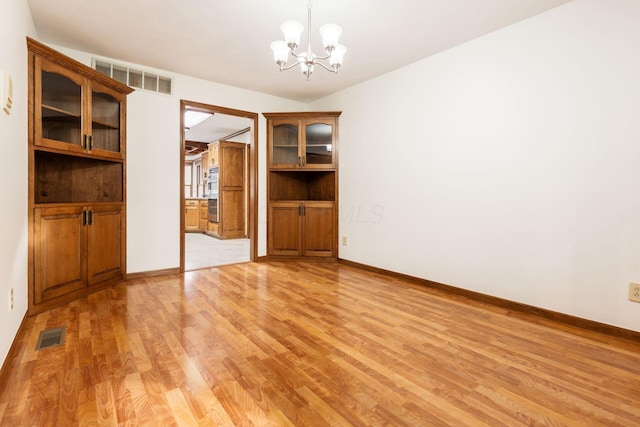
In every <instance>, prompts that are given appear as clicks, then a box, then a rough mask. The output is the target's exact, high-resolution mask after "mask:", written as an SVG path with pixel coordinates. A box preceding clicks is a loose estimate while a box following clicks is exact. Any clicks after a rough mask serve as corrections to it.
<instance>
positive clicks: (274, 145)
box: [264, 112, 340, 260]
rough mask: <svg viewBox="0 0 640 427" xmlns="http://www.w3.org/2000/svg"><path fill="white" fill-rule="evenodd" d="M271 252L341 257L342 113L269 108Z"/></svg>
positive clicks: (288, 255)
mask: <svg viewBox="0 0 640 427" xmlns="http://www.w3.org/2000/svg"><path fill="white" fill-rule="evenodd" d="M264 116H265V117H266V119H267V149H268V153H267V156H268V174H267V193H268V200H267V217H268V218H267V257H268V258H270V259H277V258H291V259H298V258H301V259H313V258H316V259H326V260H336V259H337V257H338V249H337V248H338V117H339V116H340V113H339V112H304V113H264Z"/></svg>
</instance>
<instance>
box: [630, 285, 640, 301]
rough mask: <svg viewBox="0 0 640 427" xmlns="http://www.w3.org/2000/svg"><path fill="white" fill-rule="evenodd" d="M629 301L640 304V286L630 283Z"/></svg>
mask: <svg viewBox="0 0 640 427" xmlns="http://www.w3.org/2000/svg"><path fill="white" fill-rule="evenodd" d="M629 300H630V301H635V302H640V284H638V283H629Z"/></svg>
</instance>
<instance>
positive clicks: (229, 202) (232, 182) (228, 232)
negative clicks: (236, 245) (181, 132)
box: [208, 141, 247, 239]
mask: <svg viewBox="0 0 640 427" xmlns="http://www.w3.org/2000/svg"><path fill="white" fill-rule="evenodd" d="M246 148H247V145H246V144H243V143H240V142H229V141H221V142H218V143H215V144H210V145H209V156H210V157H211V156H212V153H215V155H214V157H215V158H216V159H217V162H218V163H217V167H218V199H217V200H218V202H217V203H218V221H217V223H214V224H215V225H214V226H212V227H209V233H208V234H210V235H212V236H215V237H218V238H221V239H238V238H244V237H247V231H246V208H245V206H246V192H245V187H246V168H245V164H246ZM209 197H211V195H209Z"/></svg>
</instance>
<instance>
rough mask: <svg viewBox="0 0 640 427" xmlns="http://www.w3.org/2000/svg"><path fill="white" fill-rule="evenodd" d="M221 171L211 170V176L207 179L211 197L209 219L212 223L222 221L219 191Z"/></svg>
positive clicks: (217, 169)
mask: <svg viewBox="0 0 640 427" xmlns="http://www.w3.org/2000/svg"><path fill="white" fill-rule="evenodd" d="M219 174H220V169H219V168H217V167H215V168H209V176H208V177H207V190H208V191H207V193H208V197H209V208H208V211H207V214H208V215H207V217H208V218H207V219H208V220H209V221H211V222H218V221H220V219H219V215H218V189H219V181H218V179H219Z"/></svg>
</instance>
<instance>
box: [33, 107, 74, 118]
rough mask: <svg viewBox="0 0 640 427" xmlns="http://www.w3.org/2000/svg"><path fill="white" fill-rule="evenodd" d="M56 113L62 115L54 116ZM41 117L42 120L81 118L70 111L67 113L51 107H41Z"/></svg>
mask: <svg viewBox="0 0 640 427" xmlns="http://www.w3.org/2000/svg"><path fill="white" fill-rule="evenodd" d="M56 113H62V115H60V114H56ZM42 117H43V118H48V117H56V118H58V117H73V118H78V119H79V118H81V115H80V114H79V113H74V112H71V111H67V110H64V109H62V108H59V107H54V106H52V105H45V104H43V105H42Z"/></svg>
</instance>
